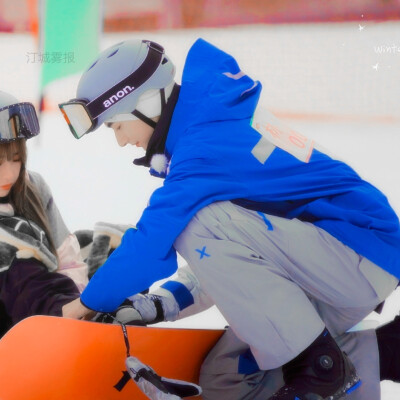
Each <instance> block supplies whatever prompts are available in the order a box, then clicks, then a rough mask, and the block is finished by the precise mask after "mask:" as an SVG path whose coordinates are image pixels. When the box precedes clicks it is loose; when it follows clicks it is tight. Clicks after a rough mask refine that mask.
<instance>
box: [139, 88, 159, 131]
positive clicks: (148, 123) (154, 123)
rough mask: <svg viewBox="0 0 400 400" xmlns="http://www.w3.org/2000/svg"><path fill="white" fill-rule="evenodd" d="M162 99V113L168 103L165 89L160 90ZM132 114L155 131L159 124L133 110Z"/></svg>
mask: <svg viewBox="0 0 400 400" xmlns="http://www.w3.org/2000/svg"><path fill="white" fill-rule="evenodd" d="M160 98H161V113H162V112H163V110H164V107H165V105H166V104H167V101H166V99H165V90H164V88H162V89H160ZM132 114H133V115H134V116H135V117H136V118H139V119H140V120H141V121H143V122H144V123H146V124H147V125H150V126H151V127H152V128H153V129H155V127H156V125H157V122H155V121H153V120H152V119H151V118H149V117H147V116H146V115H144V114H143V113H141V112H140V111H138V110H133V111H132Z"/></svg>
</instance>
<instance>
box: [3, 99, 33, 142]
mask: <svg viewBox="0 0 400 400" xmlns="http://www.w3.org/2000/svg"><path fill="white" fill-rule="evenodd" d="M39 131H40V129H39V121H38V118H37V115H36V110H35V107H34V106H33V104H31V103H17V104H12V105H10V106H6V107H2V108H0V143H1V142H9V141H11V140H16V139H29V138H31V137H33V136H36V135H38V134H39Z"/></svg>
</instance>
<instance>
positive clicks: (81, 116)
mask: <svg viewBox="0 0 400 400" xmlns="http://www.w3.org/2000/svg"><path fill="white" fill-rule="evenodd" d="M143 43H146V44H147V46H148V52H147V55H146V58H145V59H144V61H143V63H142V64H141V65H140V67H139V68H138V69H136V70H135V71H133V72H132V73H131V74H130V75H128V76H127V77H126V78H124V79H123V80H122V81H120V82H118V83H117V84H115V85H114V86H113V87H112V88H111V89H109V90H107V91H106V92H104V93H102V94H100V95H99V96H97V97H96V98H95V99H93V100H91V101H89V100H87V99H72V100H69V101H68V102H66V103H61V104H59V105H58V107H59V108H60V110H61V112H62V114H63V116H64V119H65V120H66V121H67V123H68V127H69V129H70V131H71V132H72V134H73V135H74V136H75V138H76V139H80V138H81V137H82V136H83V135H85V134H87V133H89V132H91V131H93V130H94V129H96V127H97V124H98V119H99V117H100V116H101V115H102V114H103V113H104V112H106V111H107V110H108V109H109V107H110V106H112V105H115V104H117V103H118V102H119V101H121V100H122V99H124V98H125V97H126V96H127V95H129V94H130V93H132V92H133V91H135V90H137V89H138V88H140V87H141V86H142V85H143V84H144V83H146V81H147V80H148V79H149V78H150V77H151V76H152V75H153V74H154V72H155V71H156V70H157V68H158V67H159V65H160V63H161V60H162V57H163V54H164V48H163V47H161V46H160V45H159V44H157V43H154V42H150V41H147V40H143Z"/></svg>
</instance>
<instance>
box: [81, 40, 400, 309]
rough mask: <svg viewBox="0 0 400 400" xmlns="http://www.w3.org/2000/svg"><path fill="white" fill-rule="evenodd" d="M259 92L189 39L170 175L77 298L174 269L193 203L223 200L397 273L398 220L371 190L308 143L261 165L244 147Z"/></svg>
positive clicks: (87, 299)
mask: <svg viewBox="0 0 400 400" xmlns="http://www.w3.org/2000/svg"><path fill="white" fill-rule="evenodd" d="M260 92H261V84H260V83H258V82H255V81H253V80H252V79H251V78H250V77H249V76H247V75H244V74H243V73H241V72H240V68H239V67H238V65H237V63H236V61H235V60H234V59H233V58H232V57H231V56H230V55H228V54H226V53H224V52H223V51H221V50H219V49H217V48H215V47H214V46H212V45H210V44H209V43H207V42H205V41H204V40H201V39H199V40H198V41H197V42H196V43H195V44H194V45H193V46H192V48H191V49H190V51H189V53H188V56H187V60H186V63H185V68H184V72H183V77H182V86H181V90H180V94H179V98H178V102H177V104H176V107H175V110H174V113H173V117H172V121H171V125H170V129H169V132H168V137H167V142H166V154H167V156H168V157H169V158H170V166H169V173H168V175H167V176H166V179H165V181H164V184H163V186H162V187H161V188H159V189H157V190H156V191H155V192H154V193H153V195H152V196H151V198H150V203H149V206H148V207H147V208H146V209H145V210H144V212H143V214H142V216H141V218H140V220H139V222H138V224H137V230H133V229H131V230H129V231H127V232H126V234H125V235H124V237H123V240H122V243H121V245H120V246H119V247H118V249H117V250H115V251H114V253H113V254H112V255H111V256H110V258H109V259H108V260H107V262H106V263H105V264H104V265H103V266H102V267H101V268H100V269H99V270H98V271H97V273H96V274H95V275H94V276H93V278H92V279H91V281H90V282H89V285H88V286H87V288H86V290H85V291H84V292H83V294H82V296H81V300H82V302H83V304H85V305H86V306H87V307H89V308H91V309H93V310H97V311H112V310H114V309H115V308H116V307H118V306H119V305H120V304H121V303H122V302H123V300H124V299H125V298H126V297H128V296H130V295H133V294H135V293H138V292H140V291H142V290H144V289H146V288H148V287H149V286H150V285H151V284H153V283H154V282H155V281H157V280H160V279H163V278H167V277H169V276H170V275H172V274H173V273H174V272H175V271H176V269H177V261H176V252H175V249H174V247H173V243H174V241H175V239H176V238H177V237H178V236H179V234H180V233H181V232H182V231H183V230H184V228H185V227H186V225H187V224H188V223H189V221H190V220H191V218H192V217H193V216H194V215H195V214H196V212H197V211H198V210H200V209H201V208H203V207H205V206H207V205H209V204H211V203H213V202H216V201H224V200H232V201H233V200H235V202H236V203H237V204H240V205H243V206H246V207H250V208H253V209H256V210H258V211H262V212H264V213H269V214H274V215H278V216H282V217H285V218H298V219H300V220H303V221H309V222H312V223H314V224H315V225H317V226H318V227H320V228H322V229H324V230H326V231H327V232H329V233H330V234H331V235H333V236H334V237H336V238H337V239H338V240H340V241H341V242H342V243H344V244H346V245H347V246H349V247H351V248H352V249H354V250H355V251H356V252H357V253H359V254H361V255H363V256H365V257H367V258H368V259H369V260H371V261H372V262H374V263H376V264H377V265H379V266H380V267H382V268H384V269H385V270H387V271H389V272H390V273H392V274H393V275H395V276H397V277H399V278H400V231H399V220H398V218H397V216H396V214H395V212H394V211H393V210H392V208H391V207H390V205H389V203H388V201H387V199H386V197H385V196H384V195H383V194H382V193H381V192H380V191H379V190H377V189H376V188H375V187H373V186H372V185H371V184H369V183H368V182H366V181H364V180H362V179H361V178H360V177H359V176H358V175H357V174H356V173H355V172H354V171H353V170H352V169H351V168H350V167H349V166H347V165H346V164H344V163H343V162H340V161H337V160H334V159H332V158H330V157H329V156H327V155H325V154H323V153H321V152H319V151H317V150H315V149H314V150H313V152H312V154H311V157H310V159H309V162H308V163H305V162H302V161H300V160H298V159H297V158H295V157H294V156H292V155H291V154H290V153H288V152H286V151H284V150H282V149H280V148H279V147H276V148H275V149H274V150H273V151H272V153H271V154H270V155H269V157H268V158H267V159H266V161H265V162H261V161H260V160H259V159H257V158H256V157H255V156H254V155H253V154H252V150H253V149H254V147H255V146H256V145H257V144H258V142H259V141H260V138H261V135H260V133H258V132H257V131H256V130H255V129H253V128H252V127H251V125H250V123H251V118H252V116H253V113H254V110H255V108H256V106H257V102H258V99H259V95H260Z"/></svg>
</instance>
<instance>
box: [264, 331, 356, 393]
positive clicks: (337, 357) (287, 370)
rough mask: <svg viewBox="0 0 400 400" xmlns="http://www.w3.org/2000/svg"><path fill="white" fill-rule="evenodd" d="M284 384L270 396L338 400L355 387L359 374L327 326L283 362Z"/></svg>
mask: <svg viewBox="0 0 400 400" xmlns="http://www.w3.org/2000/svg"><path fill="white" fill-rule="evenodd" d="M282 372H283V379H284V381H285V385H284V386H283V387H282V388H281V389H280V390H279V391H278V392H276V393H275V394H274V395H273V396H272V397H270V400H338V399H341V398H343V397H344V396H345V395H346V394H348V393H350V392H352V391H353V390H355V389H356V388H357V387H358V386H359V385H360V384H361V381H360V378H359V377H358V376H357V374H356V370H355V368H354V366H353V364H352V363H351V361H350V359H349V358H348V356H347V354H346V353H343V352H342V351H341V350H340V348H339V346H338V345H337V344H336V342H335V340H334V339H333V338H332V336H331V335H330V333H329V332H328V330H326V329H325V330H324V331H323V332H322V333H321V335H320V336H318V338H317V339H316V340H315V341H314V342H313V343H311V345H310V346H309V347H307V348H306V349H305V350H304V351H303V352H302V353H300V354H299V355H298V356H297V357H296V358H294V359H293V360H291V361H289V362H288V363H287V364H285V365H283V366H282Z"/></svg>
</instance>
